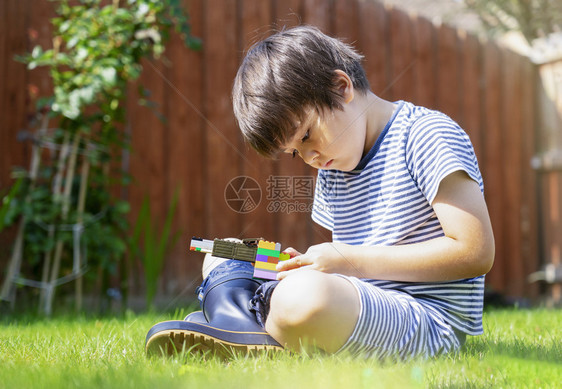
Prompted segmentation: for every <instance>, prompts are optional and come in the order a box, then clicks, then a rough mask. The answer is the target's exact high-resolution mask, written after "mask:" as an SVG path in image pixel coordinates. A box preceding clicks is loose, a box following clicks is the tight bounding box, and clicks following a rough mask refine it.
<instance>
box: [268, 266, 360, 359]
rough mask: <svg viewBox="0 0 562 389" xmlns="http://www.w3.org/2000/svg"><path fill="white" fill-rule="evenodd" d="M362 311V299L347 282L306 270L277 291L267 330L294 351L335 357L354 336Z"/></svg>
mask: <svg viewBox="0 0 562 389" xmlns="http://www.w3.org/2000/svg"><path fill="white" fill-rule="evenodd" d="M360 307H361V304H360V300H359V295H358V293H357V291H356V289H355V287H354V286H353V285H352V284H351V282H349V281H348V280H347V279H345V278H342V277H339V276H336V275H333V274H326V273H321V272H318V271H313V270H302V271H299V272H295V273H294V274H292V275H291V276H289V277H287V278H285V279H284V280H283V281H281V282H280V283H279V284H278V285H277V287H276V288H275V290H274V292H273V294H272V296H271V301H270V310H269V315H268V317H267V321H266V325H265V328H266V331H267V332H268V333H269V334H271V336H273V338H275V340H277V341H278V342H279V343H281V344H283V345H284V346H286V347H288V348H291V349H293V350H299V349H300V348H301V347H304V348H305V349H306V348H307V347H318V348H320V349H322V350H324V351H326V352H330V353H334V352H336V351H338V350H339V349H340V348H341V347H342V346H343V345H344V344H345V342H346V341H347V340H348V339H349V337H350V336H351V334H352V332H353V329H354V328H355V325H356V323H357V319H358V317H359V312H360Z"/></svg>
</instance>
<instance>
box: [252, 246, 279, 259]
mask: <svg viewBox="0 0 562 389" xmlns="http://www.w3.org/2000/svg"><path fill="white" fill-rule="evenodd" d="M257 253H258V254H262V255H267V256H268V257H279V254H280V253H279V251H275V250H270V249H264V248H262V247H258V251H257Z"/></svg>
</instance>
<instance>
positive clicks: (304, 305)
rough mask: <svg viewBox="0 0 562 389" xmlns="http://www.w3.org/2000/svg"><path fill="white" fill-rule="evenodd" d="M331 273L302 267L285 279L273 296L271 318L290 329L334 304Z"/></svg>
mask: <svg viewBox="0 0 562 389" xmlns="http://www.w3.org/2000/svg"><path fill="white" fill-rule="evenodd" d="M326 277H327V275H326V274H324V273H320V272H317V271H314V270H302V271H299V272H296V273H294V274H292V275H291V276H289V277H287V278H285V279H283V280H282V281H281V282H280V283H279V285H277V287H276V288H275V291H274V292H273V295H272V296H271V302H270V311H269V316H268V319H267V320H268V322H269V321H270V320H271V321H272V322H274V323H271V324H274V325H275V326H276V327H277V328H279V329H281V330H289V329H291V328H298V327H302V326H304V325H305V324H307V323H310V322H311V321H313V320H314V319H315V317H316V316H318V315H319V314H320V312H322V311H323V310H324V309H326V308H327V307H328V306H329V304H330V301H329V300H330V293H329V291H328V285H327V282H326Z"/></svg>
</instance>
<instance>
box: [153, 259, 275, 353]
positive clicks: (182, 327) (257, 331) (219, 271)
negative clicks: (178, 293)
mask: <svg viewBox="0 0 562 389" xmlns="http://www.w3.org/2000/svg"><path fill="white" fill-rule="evenodd" d="M252 275H253V267H252V265H251V264H250V263H248V262H242V261H235V260H229V261H226V262H224V263H222V264H220V265H219V266H217V267H216V268H215V269H214V270H213V271H212V272H211V273H210V274H209V276H208V277H207V278H205V280H204V281H203V283H202V284H201V286H200V287H199V288H198V294H199V300H200V303H201V308H202V309H203V312H202V313H203V315H201V313H198V312H200V311H198V312H193V313H192V314H190V315H188V317H186V320H187V321H186V320H170V321H165V322H161V323H158V324H156V325H154V326H153V327H152V328H151V329H150V330H149V331H148V334H147V336H146V343H145V348H146V352H147V353H148V354H154V353H156V354H168V355H169V354H174V353H176V352H182V351H184V352H189V353H203V354H206V353H211V354H216V355H218V356H221V357H223V358H229V357H232V355H233V354H234V353H241V354H255V353H257V352H263V351H280V350H282V349H283V347H282V346H281V345H280V344H279V343H277V342H276V341H275V339H273V338H272V337H271V336H270V335H269V334H268V333H267V332H265V330H264V328H263V327H262V326H261V325H260V324H258V321H257V319H256V313H255V311H254V310H252V309H251V307H250V302H251V301H252V300H253V299H254V296H255V292H256V290H257V289H258V287H259V286H260V285H261V284H262V283H263V282H262V281H259V280H255V279H253V278H252Z"/></svg>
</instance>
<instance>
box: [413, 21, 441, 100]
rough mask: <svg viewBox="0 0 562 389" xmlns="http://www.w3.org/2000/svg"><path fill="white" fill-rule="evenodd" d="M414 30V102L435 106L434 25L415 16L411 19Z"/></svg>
mask: <svg viewBox="0 0 562 389" xmlns="http://www.w3.org/2000/svg"><path fill="white" fill-rule="evenodd" d="M412 22H413V31H414V42H413V45H414V53H415V54H414V55H415V60H416V63H415V65H414V69H413V71H414V84H413V85H414V88H413V89H414V90H415V98H414V100H413V102H414V103H416V104H418V105H421V106H424V107H428V108H435V107H436V105H437V103H436V99H437V93H436V89H435V84H436V78H437V71H436V52H435V46H436V45H435V39H436V38H435V26H434V25H433V23H431V22H430V21H429V20H427V19H425V18H422V17H416V18H415V19H413V20H412Z"/></svg>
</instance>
